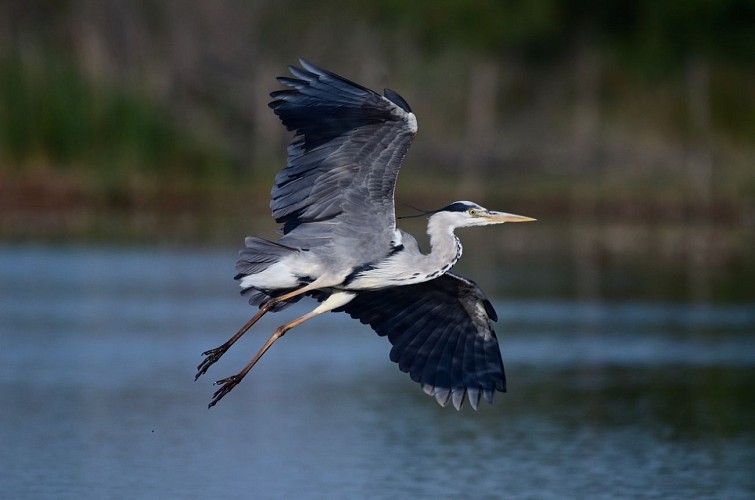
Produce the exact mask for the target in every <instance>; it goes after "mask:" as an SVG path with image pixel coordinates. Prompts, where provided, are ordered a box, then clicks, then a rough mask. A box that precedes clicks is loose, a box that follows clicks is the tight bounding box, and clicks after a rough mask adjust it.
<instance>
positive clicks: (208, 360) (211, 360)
mask: <svg viewBox="0 0 755 500" xmlns="http://www.w3.org/2000/svg"><path fill="white" fill-rule="evenodd" d="M227 350H228V347H226V346H225V344H224V345H221V346H220V347H216V348H215V349H210V350H209V351H205V352H203V353H202V356H204V357H205V358H204V359H203V360H202V362H201V363H199V365H198V366H197V374H196V375H194V380H197V379H198V378H199V377H200V376H202V375H204V374H205V373H206V372H207V369H208V368H210V367H211V366H212V365H214V364H215V363H216V362H217V361H218V360H219V359H220V358H221V356H223V354H225V352H226V351H227Z"/></svg>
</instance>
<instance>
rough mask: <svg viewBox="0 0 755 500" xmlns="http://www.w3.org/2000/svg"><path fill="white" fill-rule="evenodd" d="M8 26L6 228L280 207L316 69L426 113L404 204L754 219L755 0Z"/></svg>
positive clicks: (37, 9)
mask: <svg viewBox="0 0 755 500" xmlns="http://www.w3.org/2000/svg"><path fill="white" fill-rule="evenodd" d="M0 18H3V19H5V21H3V22H0V197H2V198H3V199H2V200H1V201H0V207H2V209H3V211H4V212H5V213H6V214H8V213H20V212H21V211H23V210H26V209H29V208H31V209H35V210H42V209H45V210H53V211H58V210H66V209H69V208H71V207H70V206H67V204H73V205H74V206H73V208H74V209H81V208H82V206H83V207H88V208H92V207H93V208H94V209H95V210H96V209H98V208H102V207H105V208H115V209H124V208H125V209H128V210H132V211H149V210H153V211H160V212H166V211H167V212H171V211H178V212H182V211H188V212H208V211H209V212H212V213H214V212H223V210H225V211H226V213H227V212H229V211H235V210H239V208H240V207H242V206H244V203H246V204H247V205H246V206H248V207H249V208H248V210H247V213H250V212H254V211H256V210H261V211H262V212H263V213H264V207H265V206H266V204H267V200H266V198H267V193H268V192H269V187H270V183H271V180H272V176H273V173H274V171H275V170H277V169H278V168H280V166H281V165H282V163H283V161H284V160H283V155H284V152H285V144H286V141H287V140H288V134H287V133H286V132H285V131H284V130H283V129H282V127H281V126H280V124H279V123H278V122H277V121H276V120H275V117H274V116H273V115H272V113H271V112H270V110H269V109H267V106H266V103H267V100H268V96H267V94H268V93H269V92H270V91H272V90H275V89H276V88H277V84H276V82H275V80H274V77H275V76H277V75H280V74H283V73H285V65H286V64H290V63H294V62H295V61H296V58H297V57H300V56H302V57H306V58H307V59H310V60H312V61H313V62H315V63H318V64H321V65H323V66H325V67H329V68H331V69H332V70H334V71H336V72H339V73H341V74H344V75H345V76H347V77H349V78H352V79H355V80H357V81H359V82H360V83H364V84H365V85H367V86H370V87H373V88H377V86H378V85H380V84H382V83H385V84H386V85H389V86H390V87H392V88H394V89H396V90H398V91H399V92H400V93H401V94H402V95H404V97H405V98H406V99H407V100H408V101H409V102H410V103H411V104H412V106H413V108H414V110H415V112H416V113H417V114H418V117H419V122H420V136H419V137H418V139H417V141H416V142H415V146H414V147H413V148H412V151H411V153H410V155H409V157H408V158H407V168H406V169H405V171H404V173H403V174H402V177H401V182H400V183H399V192H398V196H399V199H400V200H401V199H402V198H403V196H404V194H405V193H411V198H412V199H413V200H414V202H415V203H417V204H422V203H424V204H426V205H427V206H432V205H434V204H435V203H436V199H443V200H447V199H448V198H449V197H451V196H453V197H456V196H458V197H471V196H473V197H474V198H475V199H479V200H481V201H483V202H485V201H488V200H496V201H497V200H499V199H503V198H506V199H508V200H512V202H513V203H514V204H515V205H516V204H525V205H526V204H527V203H528V201H531V202H532V203H536V204H537V206H538V207H541V208H542V210H543V211H544V212H548V211H549V212H550V213H551V214H552V215H554V216H559V217H570V214H573V213H574V212H577V213H580V214H587V215H589V214H592V215H595V213H596V212H598V211H600V212H601V213H602V214H609V216H611V217H614V216H615V217H617V218H619V219H621V218H622V217H630V218H631V217H632V216H633V214H634V215H635V216H636V214H637V213H638V212H639V213H641V215H642V216H643V217H651V218H652V217H657V216H658V212H653V210H645V212H647V213H644V212H643V210H644V207H653V208H655V209H658V207H660V209H661V211H662V213H661V216H669V217H671V218H672V219H674V220H677V221H678V220H680V219H685V218H688V217H687V215H685V214H692V215H694V216H696V214H700V213H702V214H703V215H704V216H705V218H706V219H705V220H704V221H703V222H706V221H707V222H710V221H711V220H712V221H718V220H723V221H724V222H725V223H728V224H736V223H738V221H741V220H749V219H750V218H751V215H752V214H751V210H752V206H751V204H750V202H749V200H751V199H752V198H753V196H755V173H753V169H752V165H753V163H755V64H753V62H755V58H754V57H753V54H755V31H754V30H752V26H753V25H755V4H753V3H752V2H748V1H743V0H721V1H710V0H693V1H685V2H681V1H670V2H653V1H650V0H642V1H638V2H630V3H627V2H621V1H618V0H610V1H606V2H600V3H598V4H594V3H591V2H585V1H584V0H572V1H567V2H562V1H556V0H531V1H523V0H500V1H496V0H470V1H462V0H439V1H430V0H418V1H412V2H404V1H399V0H380V1H375V2H370V3H368V4H359V3H354V2H347V1H345V0H335V1H324V0H314V1H310V2H299V1H295V0H280V1H276V2H273V1H268V0H259V1H255V2H244V3H238V2H232V1H218V2H201V1H187V2H180V3H178V4H171V3H161V2H150V1H139V2H117V1H116V2H85V1H80V0H67V1H65V2H47V1H43V0H30V1H20V0H18V1H8V2H4V3H2V4H0ZM45 184H46V185H45ZM24 190H27V191H29V194H28V195H27V194H24ZM61 190H62V191H65V192H64V193H63V194H61ZM66 190H67V191H66ZM71 193H73V194H71ZM406 197H407V198H409V196H408V195H407V196H406ZM43 200H53V201H43ZM55 200H57V201H55ZM700 205H702V206H703V208H702V209H701V208H699V206H700ZM222 207H226V208H225V209H223V208H222ZM664 211H665V212H664ZM680 213H681V214H682V215H681V216H679V215H678V214H680ZM748 214H749V215H748ZM4 227H6V229H5V230H4V232H5V233H7V232H8V229H7V228H8V227H10V228H15V227H18V225H17V224H10V225H8V224H5V225H4Z"/></svg>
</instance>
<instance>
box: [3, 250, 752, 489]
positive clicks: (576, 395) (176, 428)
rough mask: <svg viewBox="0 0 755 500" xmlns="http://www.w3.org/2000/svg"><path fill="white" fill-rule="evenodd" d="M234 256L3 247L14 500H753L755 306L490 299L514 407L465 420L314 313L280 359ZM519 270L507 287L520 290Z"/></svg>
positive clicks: (333, 318) (341, 324) (7, 443)
mask: <svg viewBox="0 0 755 500" xmlns="http://www.w3.org/2000/svg"><path fill="white" fill-rule="evenodd" d="M234 257H235V254H234V251H233V250H229V251H205V252H202V251H199V252H189V251H186V252H181V251H173V250H171V251H165V250H153V249H137V250H116V249H83V248H75V247H74V248H58V247H55V248H35V247H6V248H4V249H0V300H1V302H0V318H1V321H2V322H1V324H0V338H1V340H0V342H1V344H0V348H1V349H0V406H1V407H2V413H0V419H1V422H2V425H1V426H0V444H1V446H2V455H1V456H2V458H0V485H2V486H1V487H2V493H3V494H2V496H3V497H7V498H460V497H470V498H501V497H503V498H726V499H730V498H753V497H755V473H753V471H755V307H753V304H742V303H739V304H730V305H709V306H691V305H686V304H680V303H668V302H650V301H622V302H617V301H613V302H608V303H606V302H589V303H582V302H572V301H565V300H555V299H554V300H549V299H538V300H526V301H522V300H519V301H517V300H511V299H508V300H502V299H501V300H498V301H496V306H497V308H498V311H499V316H500V321H499V323H498V325H497V328H496V329H497V332H498V335H499V338H500V339H501V342H502V351H503V356H504V361H505V363H506V368H507V374H508V378H509V393H507V394H499V395H498V398H497V401H496V404H495V405H493V406H488V405H483V406H482V407H481V409H480V411H478V412H474V411H472V410H471V409H469V408H464V409H463V411H461V412H459V413H457V412H455V411H454V410H452V409H450V408H445V409H444V408H440V407H439V406H437V405H436V403H435V402H434V401H433V400H432V399H431V398H429V397H427V396H425V395H424V394H423V393H422V392H421V391H420V389H419V387H418V386H417V385H416V384H414V383H413V382H411V381H410V380H409V378H408V376H406V375H405V374H402V373H400V372H399V371H398V369H397V368H396V366H395V365H393V364H392V363H391V362H390V361H389V360H388V350H389V345H388V343H387V341H386V340H385V339H382V338H379V337H377V336H376V335H374V334H373V333H372V332H371V331H370V330H369V329H368V328H367V327H364V326H362V325H359V324H358V323H356V322H354V321H352V320H350V319H349V318H348V317H346V316H345V315H337V314H327V315H324V316H322V317H319V318H316V319H315V320H313V321H311V322H310V323H307V324H305V325H304V326H302V327H300V328H299V329H298V330H294V331H292V332H291V333H290V334H289V335H288V336H286V337H285V338H284V339H282V340H281V341H280V342H279V343H278V344H276V345H275V346H274V347H273V349H272V350H271V351H270V352H269V353H268V354H267V355H266V356H265V358H264V359H263V360H262V362H261V363H260V364H259V365H258V366H257V367H256V368H255V369H254V371H253V372H252V373H251V375H250V376H249V377H248V378H247V379H246V380H245V381H244V383H243V384H242V385H241V386H239V387H238V388H237V389H236V390H235V391H233V392H232V393H231V394H230V395H229V396H228V397H227V398H226V399H224V400H223V401H222V402H221V404H219V405H218V406H217V407H216V408H213V409H212V410H207V408H206V405H207V403H208V401H209V398H210V395H211V392H212V387H211V385H210V384H211V381H212V380H214V379H216V378H220V377H223V376H227V375H230V374H232V373H235V372H236V371H237V370H238V369H239V368H240V367H241V366H242V365H243V364H244V363H245V362H246V361H247V360H248V358H249V357H251V355H252V354H253V353H254V352H255V351H256V349H257V348H258V346H259V345H260V344H261V342H262V337H266V334H267V333H268V332H270V331H271V330H272V329H273V328H274V327H275V326H277V324H279V323H281V322H283V321H284V319H286V318H290V317H293V316H294V315H295V314H297V313H300V312H301V311H302V309H301V308H298V309H296V308H291V309H289V310H286V311H285V312H282V313H280V314H278V315H276V316H273V315H270V316H269V317H268V318H266V319H265V320H263V322H261V323H260V324H259V325H258V326H257V327H255V330H256V331H253V332H252V334H250V335H249V336H248V338H245V339H243V340H242V341H241V342H239V343H238V344H237V345H236V346H235V348H234V349H233V350H232V351H231V352H229V353H228V354H227V355H226V357H224V358H223V360H222V361H221V362H220V363H218V364H217V365H215V366H213V368H212V369H211V370H210V373H208V376H206V377H204V378H202V379H200V380H199V381H198V382H194V381H193V375H194V367H195V366H196V364H197V363H198V362H199V361H200V359H201V358H200V356H199V353H200V352H202V351H203V350H205V349H207V348H209V347H214V346H215V345H217V344H219V343H221V342H222V341H224V340H225V339H226V338H227V337H228V336H229V335H230V334H231V333H233V331H235V329H236V328H237V327H238V326H240V325H241V324H243V323H244V322H245V321H246V319H248V317H249V315H250V313H251V312H252V311H251V309H250V308H249V307H248V306H246V305H245V303H244V301H243V299H241V298H239V297H238V296H237V294H236V291H235V289H234V285H233V283H232V282H231V281H230V280H229V278H228V275H229V272H231V271H230V269H231V266H232V263H233V259H234ZM520 272H521V271H520Z"/></svg>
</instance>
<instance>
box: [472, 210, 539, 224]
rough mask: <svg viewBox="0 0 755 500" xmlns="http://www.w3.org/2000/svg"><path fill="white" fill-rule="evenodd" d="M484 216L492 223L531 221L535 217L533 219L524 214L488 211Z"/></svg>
mask: <svg viewBox="0 0 755 500" xmlns="http://www.w3.org/2000/svg"><path fill="white" fill-rule="evenodd" d="M484 218H485V219H486V220H488V221H490V222H493V223H500V222H533V221H536V220H537V219H533V218H532V217H527V216H524V215H516V214H507V213H506V212H494V211H492V210H491V211H490V212H488V213H487V214H485V215H484Z"/></svg>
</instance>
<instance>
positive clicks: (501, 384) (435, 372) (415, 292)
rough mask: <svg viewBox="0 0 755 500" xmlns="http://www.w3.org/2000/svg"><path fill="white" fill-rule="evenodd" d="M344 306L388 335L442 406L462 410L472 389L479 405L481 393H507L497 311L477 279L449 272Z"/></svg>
mask: <svg viewBox="0 0 755 500" xmlns="http://www.w3.org/2000/svg"><path fill="white" fill-rule="evenodd" d="M337 311H345V312H346V313H348V314H349V315H350V316H351V317H353V318H355V319H358V320H359V321H361V322H362V323H365V324H369V325H370V326H371V327H372V328H373V329H374V330H375V331H376V332H377V334H378V335H381V336H387V337H388V340H390V342H391V344H392V345H393V348H392V349H391V361H393V362H395V363H398V366H399V368H400V369H401V371H403V372H408V373H409V375H410V376H411V378H412V380H414V381H415V382H419V383H420V384H422V389H423V390H424V391H425V392H426V393H428V394H429V395H431V396H435V399H436V400H437V401H438V403H440V404H441V405H442V406H445V405H446V404H448V402H449V401H452V402H453V405H454V407H456V409H457V410H458V409H459V408H460V407H461V404H462V402H463V401H464V395H465V394H467V395H468V398H469V402H470V404H471V405H472V407H473V408H475V409H477V405H478V403H479V401H480V396H482V397H484V398H485V400H487V401H488V402H489V403H492V402H493V393H494V392H495V391H496V390H498V391H502V392H506V376H505V374H504V369H503V361H502V359H501V352H500V350H499V348H498V339H497V338H496V336H495V332H494V331H493V327H492V323H491V321H496V320H497V319H498V318H497V316H496V313H495V310H494V309H493V306H492V305H491V303H490V301H488V299H487V298H486V297H485V295H484V294H483V292H482V290H480V288H479V287H478V286H477V285H476V284H475V283H474V282H472V281H470V280H467V279H465V278H462V277H461V276H458V275H455V274H452V273H446V274H444V275H442V276H440V277H438V278H435V279H434V280H430V281H426V282H424V283H419V284H416V285H406V286H399V287H395V288H385V289H382V290H375V291H369V292H363V293H360V294H359V295H357V296H356V297H355V298H354V299H353V300H352V301H351V302H349V303H348V304H346V305H345V306H343V307H342V308H340V309H337Z"/></svg>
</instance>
